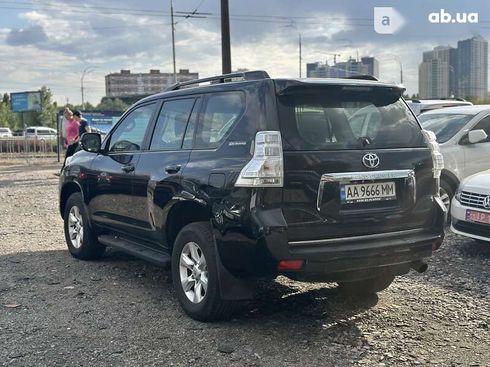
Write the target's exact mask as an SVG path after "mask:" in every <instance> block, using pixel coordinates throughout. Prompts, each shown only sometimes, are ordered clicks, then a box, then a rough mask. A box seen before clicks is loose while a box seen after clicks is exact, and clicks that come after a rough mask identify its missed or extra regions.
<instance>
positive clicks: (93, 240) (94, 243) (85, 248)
mask: <svg viewBox="0 0 490 367" xmlns="http://www.w3.org/2000/svg"><path fill="white" fill-rule="evenodd" d="M75 208H78V212H79V216H80V217H81V219H82V221H81V224H80V226H81V227H82V228H83V235H82V237H81V241H80V242H79V244H77V243H74V242H73V241H72V236H71V234H70V213H71V211H72V209H73V210H75ZM63 219H64V228H65V239H66V244H67V245H68V250H69V251H70V254H71V255H72V256H73V257H75V258H77V259H81V260H95V259H98V258H100V257H101V256H102V255H103V254H104V251H105V246H104V245H102V244H101V243H99V241H98V240H97V236H96V234H95V233H94V230H93V229H92V226H91V223H90V221H89V218H88V216H87V211H86V209H85V204H84V202H83V199H82V195H81V194H80V193H79V192H76V193H73V194H71V195H70V197H69V198H68V200H67V201H66V205H65V212H64V215H63ZM75 242H76V241H75Z"/></svg>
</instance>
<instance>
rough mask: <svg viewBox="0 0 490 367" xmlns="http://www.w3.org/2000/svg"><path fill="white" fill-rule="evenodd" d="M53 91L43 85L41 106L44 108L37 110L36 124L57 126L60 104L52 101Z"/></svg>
mask: <svg viewBox="0 0 490 367" xmlns="http://www.w3.org/2000/svg"><path fill="white" fill-rule="evenodd" d="M52 99H53V93H52V92H51V89H49V88H48V87H46V86H45V85H43V86H42V87H41V106H42V110H41V111H40V112H36V116H35V120H36V124H38V125H41V126H50V127H55V126H56V116H57V114H58V105H57V104H56V102H52Z"/></svg>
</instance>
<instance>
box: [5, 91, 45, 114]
mask: <svg viewBox="0 0 490 367" xmlns="http://www.w3.org/2000/svg"><path fill="white" fill-rule="evenodd" d="M10 103H11V105H12V111H13V112H27V111H41V92H40V91H37V92H19V93H10Z"/></svg>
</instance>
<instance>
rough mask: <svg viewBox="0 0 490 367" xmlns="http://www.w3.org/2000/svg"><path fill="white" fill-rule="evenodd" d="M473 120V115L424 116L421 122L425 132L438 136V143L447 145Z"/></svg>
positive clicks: (445, 114) (421, 116) (440, 114)
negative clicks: (446, 143)
mask: <svg viewBox="0 0 490 367" xmlns="http://www.w3.org/2000/svg"><path fill="white" fill-rule="evenodd" d="M472 118H473V115H465V114H452V113H451V114H449V113H438V114H432V113H431V114H426V115H424V114H422V115H420V116H419V121H420V124H421V125H422V127H423V128H424V129H425V130H429V131H432V132H434V134H436V138H437V142H438V143H445V142H446V141H448V140H449V139H451V138H452V137H453V136H454V135H456V133H457V132H458V131H460V130H461V129H462V128H463V127H464V126H465V125H466V124H467V123H468V121H470V120H471V119H472Z"/></svg>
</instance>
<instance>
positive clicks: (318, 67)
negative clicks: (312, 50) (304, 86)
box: [306, 57, 379, 78]
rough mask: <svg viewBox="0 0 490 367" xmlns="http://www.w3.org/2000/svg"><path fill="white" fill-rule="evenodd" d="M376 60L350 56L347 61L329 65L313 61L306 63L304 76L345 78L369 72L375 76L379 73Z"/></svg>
mask: <svg viewBox="0 0 490 367" xmlns="http://www.w3.org/2000/svg"><path fill="white" fill-rule="evenodd" d="M378 65H379V64H378V60H376V59H375V58H374V57H363V58H362V59H361V61H357V60H355V59H352V58H350V59H349V60H347V61H343V62H336V63H334V64H333V65H329V64H328V62H325V63H321V62H314V63H308V64H306V77H308V78H345V77H347V76H352V75H363V74H369V75H373V76H375V77H376V78H377V77H378V75H379V66H378Z"/></svg>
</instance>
